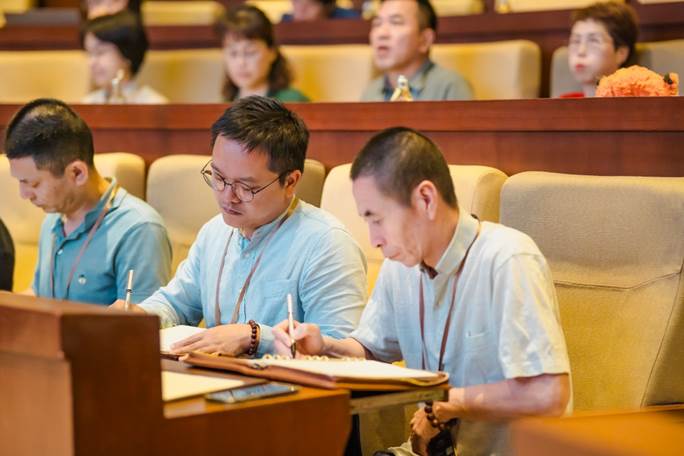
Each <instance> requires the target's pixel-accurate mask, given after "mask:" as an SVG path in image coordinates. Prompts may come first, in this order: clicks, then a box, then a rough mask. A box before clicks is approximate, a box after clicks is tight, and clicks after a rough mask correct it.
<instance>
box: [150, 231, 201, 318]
mask: <svg viewBox="0 0 684 456" xmlns="http://www.w3.org/2000/svg"><path fill="white" fill-rule="evenodd" d="M205 229H206V225H205V226H204V227H203V228H202V230H200V233H199V234H198V236H197V239H196V240H195V242H194V243H193V244H192V246H191V247H190V251H189V252H188V257H187V258H186V259H185V260H183V262H181V264H180V265H179V266H178V270H177V271H176V275H175V276H174V277H173V279H171V281H170V282H169V283H168V285H166V286H165V287H162V288H160V289H158V290H157V291H156V292H154V294H152V296H150V297H149V298H147V299H146V300H145V301H143V302H142V303H141V304H140V307H142V308H143V309H144V310H145V311H146V312H148V313H152V314H155V315H158V316H159V318H160V320H161V326H162V328H167V327H170V326H176V325H183V324H185V325H191V326H197V325H198V324H199V322H200V321H201V320H202V316H203V312H202V291H201V285H202V280H201V277H200V276H201V269H200V260H201V258H202V255H203V253H202V252H203V250H204V249H203V245H202V242H203V239H204V236H203V233H204V232H205Z"/></svg>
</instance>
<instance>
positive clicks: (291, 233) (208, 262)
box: [141, 201, 367, 355]
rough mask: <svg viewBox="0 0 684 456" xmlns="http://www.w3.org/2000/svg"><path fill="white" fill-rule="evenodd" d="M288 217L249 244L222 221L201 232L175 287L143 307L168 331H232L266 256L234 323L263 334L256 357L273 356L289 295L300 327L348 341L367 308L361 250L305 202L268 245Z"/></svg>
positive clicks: (330, 218)
mask: <svg viewBox="0 0 684 456" xmlns="http://www.w3.org/2000/svg"><path fill="white" fill-rule="evenodd" d="M284 215H285V213H283V214H282V215H281V216H280V217H278V218H276V219H275V220H274V221H272V222H271V223H269V224H267V225H264V226H262V227H259V228H258V229H257V230H255V232H254V233H253V234H252V237H251V239H247V238H245V237H244V236H243V235H242V234H241V233H240V231H239V230H238V229H237V228H232V227H230V226H228V225H226V224H225V222H224V221H223V217H222V216H221V215H217V216H216V217H214V218H213V219H211V220H210V221H209V222H207V223H206V224H205V225H204V226H203V227H202V229H201V230H200V232H199V234H198V235H197V239H196V240H195V242H194V243H193V245H192V247H190V251H189V253H188V258H187V259H186V260H185V261H183V262H182V263H181V264H180V265H179V267H178V271H177V272H176V276H175V277H174V278H173V279H172V280H171V282H169V284H168V285H167V286H165V287H164V288H162V289H160V290H159V291H157V292H156V293H154V295H152V296H151V297H150V298H149V299H147V300H145V302H143V303H142V304H141V306H142V307H143V309H145V310H146V311H147V312H150V313H154V314H157V315H159V316H160V318H161V323H162V327H168V326H174V325H179V324H186V325H197V324H198V323H199V322H200V321H201V320H202V318H204V319H205V322H206V325H207V327H212V326H216V325H217V324H228V323H230V322H231V317H232V315H233V310H234V308H235V305H236V303H237V300H238V296H239V294H240V289H241V288H242V286H243V284H244V283H245V280H246V278H247V276H248V274H249V272H250V270H251V269H252V266H253V265H254V263H255V261H256V259H257V257H258V256H259V254H260V253H261V252H262V251H263V252H264V254H263V256H262V258H261V262H260V264H259V266H258V267H257V269H256V271H255V273H254V276H253V277H252V281H251V284H250V285H249V287H248V289H247V291H246V292H245V296H244V300H243V302H242V304H241V306H240V312H239V314H238V318H237V322H236V323H246V322H248V321H249V320H254V321H256V322H257V323H259V325H260V326H261V341H260V343H259V348H258V351H257V354H259V355H263V354H264V353H271V352H273V334H272V331H271V327H272V326H273V325H275V324H277V323H280V322H281V321H282V320H284V319H286V318H287V301H286V299H287V294H288V293H291V294H292V298H293V302H294V303H295V309H294V313H295V319H297V320H298V321H302V322H310V323H316V324H318V325H319V326H320V328H321V332H322V333H323V334H325V335H328V336H331V337H335V338H344V337H347V336H348V335H349V333H350V332H351V331H352V330H353V329H354V328H355V327H356V325H357V323H358V320H359V317H360V316H361V311H362V308H363V305H364V303H365V300H366V289H367V285H366V262H365V258H364V256H363V253H362V252H361V249H360V248H359V246H358V245H357V244H356V242H355V241H354V240H353V239H352V237H351V235H350V234H349V233H348V232H347V231H346V230H345V228H344V227H343V225H342V224H341V223H340V222H339V221H338V220H337V219H335V218H334V217H333V216H332V215H330V214H328V213H327V212H325V211H323V210H321V209H318V208H316V207H314V206H312V205H310V204H307V203H305V202H303V201H300V202H299V204H298V205H297V207H296V208H295V210H294V211H293V213H292V215H291V216H290V218H289V219H287V220H286V221H285V223H283V225H282V226H281V227H280V229H279V230H278V231H277V232H276V233H275V235H274V236H273V237H272V238H271V239H270V241H269V242H268V243H267V244H266V243H265V239H266V238H268V234H269V233H270V232H271V231H272V230H273V229H274V228H275V227H276V225H277V223H278V221H279V220H280V219H281V217H283V216H284ZM231 232H232V238H231V241H230V245H229V246H228V252H227V254H226V257H225V258H223V252H224V249H225V245H226V242H227V241H228V239H229V238H230V236H231ZM264 249H265V250H264ZM223 261H225V263H224V268H223V273H222V275H221V279H220V280H221V282H220V283H221V285H220V291H219V303H220V304H219V308H220V310H221V321H220V322H217V321H215V318H214V314H215V310H214V309H215V296H216V284H217V281H218V280H219V278H218V273H219V269H220V268H221V263H222V262H223Z"/></svg>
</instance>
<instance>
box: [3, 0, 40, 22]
mask: <svg viewBox="0 0 684 456" xmlns="http://www.w3.org/2000/svg"><path fill="white" fill-rule="evenodd" d="M37 3H38V2H37V1H36V0H2V1H0V22H2V13H23V12H26V11H27V10H30V9H31V8H35V6H36V4H37Z"/></svg>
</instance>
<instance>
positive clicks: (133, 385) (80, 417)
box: [0, 293, 350, 456]
mask: <svg viewBox="0 0 684 456" xmlns="http://www.w3.org/2000/svg"><path fill="white" fill-rule="evenodd" d="M158 324H159V320H158V319H157V318H156V317H153V316H148V315H142V316H141V315H133V314H124V313H122V312H111V311H107V310H106V309H104V308H102V307H99V306H88V305H79V304H73V303H68V302H60V301H53V300H47V299H36V298H32V297H27V296H18V295H12V294H9V293H0V404H2V413H0V454H3V455H13V456H15V455H18V456H21V455H41V456H42V455H48V454H49V455H57V456H60V455H128V456H132V455H151V454H165V455H187V454H192V455H205V454H206V455H209V454H211V455H216V454H245V455H247V454H283V453H282V451H283V448H287V449H288V454H296V455H310V454H321V455H335V454H342V451H343V450H344V446H345V443H346V439H347V434H348V433H349V429H350V419H349V395H348V393H347V392H345V391H341V390H332V391H326V390H318V389H313V388H302V389H301V390H300V392H298V393H297V394H294V395H290V396H282V397H274V398H270V399H263V400H256V401H250V402H247V403H243V404H236V405H223V404H210V403H207V402H206V401H204V400H203V399H201V398H195V399H188V400H181V401H177V402H172V403H166V404H164V403H163V402H162V400H161V374H160V361H159V336H158V334H159V332H158V330H157V328H158Z"/></svg>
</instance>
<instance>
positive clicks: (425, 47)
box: [418, 27, 437, 54]
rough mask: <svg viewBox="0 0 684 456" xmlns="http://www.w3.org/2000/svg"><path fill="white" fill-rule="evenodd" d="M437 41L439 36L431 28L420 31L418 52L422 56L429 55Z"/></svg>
mask: <svg viewBox="0 0 684 456" xmlns="http://www.w3.org/2000/svg"><path fill="white" fill-rule="evenodd" d="M436 39H437V34H436V33H435V31H434V30H432V29H431V28H429V27H426V28H424V29H423V30H421V31H420V40H419V42H418V50H419V51H420V53H421V54H427V53H428V52H429V51H430V48H431V47H432V45H433V44H435V40H436Z"/></svg>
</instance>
